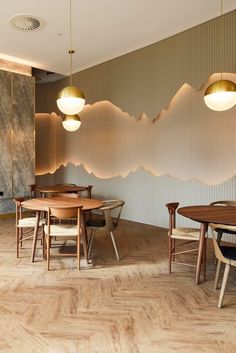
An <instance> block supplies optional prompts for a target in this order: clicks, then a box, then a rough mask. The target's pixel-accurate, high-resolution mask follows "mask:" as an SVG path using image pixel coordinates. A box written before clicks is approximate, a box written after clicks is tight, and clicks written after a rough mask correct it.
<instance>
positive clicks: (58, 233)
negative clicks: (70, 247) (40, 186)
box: [44, 206, 82, 270]
mask: <svg viewBox="0 0 236 353" xmlns="http://www.w3.org/2000/svg"><path fill="white" fill-rule="evenodd" d="M81 209H82V206H81V207H71V206H69V207H68V206H67V207H61V206H58V207H50V208H48V211H47V224H46V225H45V227H44V233H45V239H46V254H47V269H48V270H49V269H50V259H51V256H52V255H51V245H52V244H51V239H52V237H56V238H57V239H58V238H61V239H62V238H63V239H66V240H69V239H72V240H74V239H75V240H76V249H77V250H76V253H75V254H71V253H64V252H63V253H57V254H54V255H53V256H77V260H78V269H80V234H81V227H80V221H81ZM55 218H56V219H58V220H68V219H71V218H77V224H76V225H72V224H63V223H58V224H54V220H55Z"/></svg>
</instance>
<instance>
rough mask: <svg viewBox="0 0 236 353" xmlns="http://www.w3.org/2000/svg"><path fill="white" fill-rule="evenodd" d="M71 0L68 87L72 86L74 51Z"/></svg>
mask: <svg viewBox="0 0 236 353" xmlns="http://www.w3.org/2000/svg"><path fill="white" fill-rule="evenodd" d="M71 12H72V11H71V0H70V49H69V54H70V86H72V55H73V54H74V52H75V51H74V50H73V49H72V30H71V27H72V24H71V23H72V20H71Z"/></svg>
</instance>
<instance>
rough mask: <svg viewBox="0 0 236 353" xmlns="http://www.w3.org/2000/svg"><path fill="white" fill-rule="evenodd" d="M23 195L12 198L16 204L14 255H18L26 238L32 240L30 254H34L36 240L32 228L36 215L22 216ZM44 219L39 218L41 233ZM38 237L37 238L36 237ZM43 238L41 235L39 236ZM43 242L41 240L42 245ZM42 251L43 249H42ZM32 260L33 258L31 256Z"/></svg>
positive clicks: (33, 228)
mask: <svg viewBox="0 0 236 353" xmlns="http://www.w3.org/2000/svg"><path fill="white" fill-rule="evenodd" d="M25 200H26V198H24V197H17V198H15V199H14V202H15V205H16V256H17V257H19V250H20V248H22V246H23V242H25V241H26V240H30V239H32V240H33V249H32V254H35V248H36V241H34V230H35V226H36V216H31V217H23V212H22V202H23V201H25ZM44 224H45V219H40V220H39V231H41V233H42V234H43V226H44ZM38 239H39V238H38ZM41 240H43V235H42V237H41ZM43 244H44V242H43V241H42V246H43ZM43 252H44V249H43ZM32 260H33V261H34V258H32Z"/></svg>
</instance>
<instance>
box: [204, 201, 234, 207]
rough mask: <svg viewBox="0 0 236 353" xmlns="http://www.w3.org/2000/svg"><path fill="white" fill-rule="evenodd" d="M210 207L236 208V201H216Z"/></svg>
mask: <svg viewBox="0 0 236 353" xmlns="http://www.w3.org/2000/svg"><path fill="white" fill-rule="evenodd" d="M210 206H236V201H233V200H225V201H224V200H222V201H214V202H211V203H210Z"/></svg>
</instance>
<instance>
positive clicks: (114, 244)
mask: <svg viewBox="0 0 236 353" xmlns="http://www.w3.org/2000/svg"><path fill="white" fill-rule="evenodd" d="M110 236H111V241H112V244H113V247H114V250H115V253H116V257H117V260H118V261H119V260H120V258H119V254H118V250H117V247H116V242H115V238H114V235H113V233H112V231H111V230H110Z"/></svg>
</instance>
